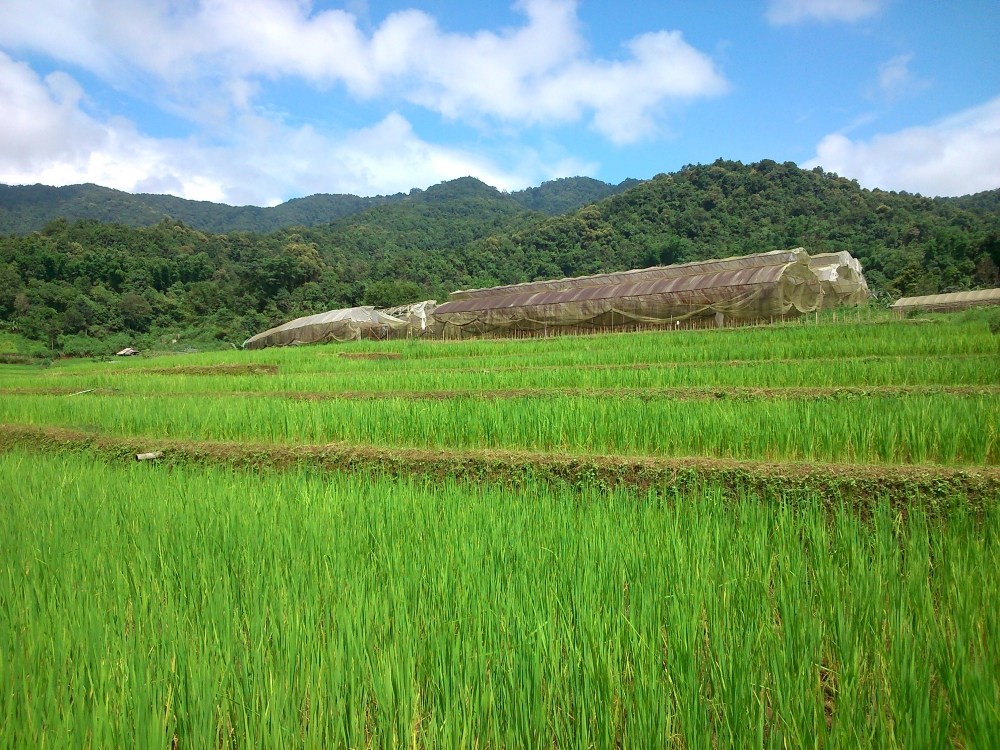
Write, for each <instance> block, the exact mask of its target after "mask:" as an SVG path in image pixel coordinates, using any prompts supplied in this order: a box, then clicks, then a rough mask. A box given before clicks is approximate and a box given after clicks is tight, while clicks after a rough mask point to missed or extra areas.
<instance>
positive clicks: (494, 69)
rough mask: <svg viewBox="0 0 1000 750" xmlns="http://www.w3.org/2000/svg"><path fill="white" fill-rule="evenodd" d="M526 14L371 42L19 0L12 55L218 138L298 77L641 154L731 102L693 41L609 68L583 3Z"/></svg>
mask: <svg viewBox="0 0 1000 750" xmlns="http://www.w3.org/2000/svg"><path fill="white" fill-rule="evenodd" d="M514 7H515V8H516V9H517V10H519V11H520V12H522V13H523V15H524V17H525V22H524V23H523V24H522V25H521V26H518V27H514V28H509V29H504V30H501V31H485V30H484V31H479V32H476V33H472V34H459V33H449V32H445V31H443V30H441V29H440V28H439V26H438V24H437V21H436V20H435V19H434V18H432V17H431V16H429V15H428V14H426V13H424V12H422V11H418V10H405V11H401V12H396V13H393V14H391V15H390V16H388V17H387V18H386V19H385V20H384V21H382V23H381V24H380V25H379V26H377V27H376V28H375V30H374V31H373V32H372V33H371V34H366V33H365V32H363V31H362V29H361V28H360V27H359V24H358V21H357V18H356V17H355V16H354V15H352V14H351V13H348V12H346V11H343V10H324V11H321V12H313V10H312V4H311V3H310V2H308V1H307V0H190V1H189V2H185V3H172V2H168V0H158V1H157V2H149V1H148V0H91V1H90V2H86V3H80V2H76V1H75V0H7V1H6V2H5V3H3V4H0V45H6V46H7V47H8V48H12V49H17V50H25V51H32V52H42V53H44V54H47V55H50V56H52V57H54V58H55V59H59V60H64V61H67V62H71V63H74V64H77V65H81V66H83V67H85V68H86V69H88V70H90V71H92V72H94V73H96V74H98V75H100V76H102V77H104V78H105V80H107V81H108V82H110V83H112V84H114V85H118V86H132V85H137V84H136V81H137V80H141V81H146V85H147V87H148V88H149V89H150V90H151V91H155V92H156V95H159V96H163V95H164V93H166V95H167V96H168V98H169V101H168V102H165V103H163V106H167V107H168V108H169V109H170V110H171V111H175V112H180V113H182V114H184V115H185V116H187V117H189V118H194V119H197V120H199V121H203V122H209V123H212V124H214V125H216V126H219V125H220V124H223V123H224V122H225V117H226V116H227V115H228V114H229V113H231V111H233V110H235V111H237V112H238V111H241V110H245V109H246V108H247V107H248V106H250V105H251V104H252V101H253V96H254V94H255V93H256V91H257V90H258V89H257V88H256V87H255V85H256V82H257V81H258V80H259V79H261V80H265V81H269V80H272V79H276V78H280V77H286V76H287V77H296V78H300V79H302V80H304V81H307V82H308V83H310V84H312V85H314V86H318V87H325V86H332V85H340V86H343V87H345V88H346V89H347V90H348V91H349V92H351V93H352V94H353V95H354V96H356V97H359V98H362V99H372V98H375V97H381V98H384V99H388V101H389V102H392V101H407V102H410V103H413V104H417V105H419V106H421V107H424V108H426V109H428V110H431V111H433V112H436V113H439V114H440V115H443V116H444V117H446V118H449V119H455V120H461V121H463V122H469V123H483V122H486V121H497V122H500V123H502V124H505V125H513V126H531V125H536V124H544V125H552V124H565V123H571V122H577V121H579V120H581V119H583V118H587V119H589V120H590V123H591V125H592V127H593V128H594V129H595V130H597V131H598V132H599V133H601V134H603V135H604V136H606V137H607V138H609V139H610V140H612V141H614V142H617V143H627V142H632V141H635V140H636V139H638V138H641V137H643V136H646V135H649V134H651V133H653V132H655V130H656V123H657V121H658V120H659V118H660V115H661V114H662V113H663V112H664V110H666V109H667V108H668V107H669V105H671V104H673V103H682V102H686V101H689V100H691V99H695V98H698V97H708V96H715V95H718V94H721V93H723V92H724V91H726V89H727V83H726V81H725V79H724V77H723V76H722V74H721V73H720V72H719V71H718V70H717V69H716V66H715V65H714V63H713V61H712V60H711V59H710V58H709V57H708V56H706V55H705V54H703V53H701V52H699V51H698V50H696V49H695V48H694V47H692V46H691V45H689V44H688V43H687V42H685V41H684V39H683V38H682V37H681V35H680V33H679V32H666V31H662V32H654V33H650V34H646V35H643V36H640V37H637V38H635V39H633V40H631V41H629V42H627V43H626V44H625V45H624V48H623V50H624V52H625V53H626V54H625V56H624V57H623V58H622V59H618V60H602V59H595V58H592V57H589V56H587V54H586V44H585V40H584V38H583V36H582V35H581V29H580V23H579V20H578V18H577V14H576V10H577V2H576V0H519V2H517V3H516V5H515V6H514ZM49 18H54V19H56V22H55V23H53V24H51V25H49V24H47V23H46V22H44V21H43V19H49ZM150 77H151V78H152V81H151V82H150V81H149V80H147V79H149V78H150Z"/></svg>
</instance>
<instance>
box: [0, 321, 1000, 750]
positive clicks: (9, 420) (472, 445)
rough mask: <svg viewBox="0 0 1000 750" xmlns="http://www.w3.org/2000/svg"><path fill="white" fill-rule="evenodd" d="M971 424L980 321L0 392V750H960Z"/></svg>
mask: <svg viewBox="0 0 1000 750" xmlns="http://www.w3.org/2000/svg"><path fill="white" fill-rule="evenodd" d="M998 425H1000V336H998V335H997V334H995V333H992V332H991V330H990V326H989V316H988V314H987V313H982V312H980V313H975V312H974V313H966V314H959V315H951V316H930V317H929V318H928V319H926V320H919V321H914V320H894V319H875V320H868V321H864V322H862V321H856V322H843V321H838V322H833V321H832V320H831V321H829V322H826V323H823V322H820V323H819V324H815V323H811V324H809V325H804V324H784V325H776V326H765V327H760V328H745V329H737V330H703V331H668V332H645V333H619V334H608V335H602V336H583V337H559V338H549V339H526V340H517V341H514V340H489V341H468V340H467V341H460V342H456V341H451V342H439V341H419V340H418V341H394V342H381V343H380V342H357V343H353V344H347V345H330V346H313V347H303V348H295V349H284V350H274V349H271V350H260V351H254V352H236V351H231V352H217V353H203V354H192V355H184V356H170V357H138V358H132V359H129V360H120V361H107V362H100V361H87V362H83V361H80V362H59V363H56V364H55V365H53V366H51V367H46V368H40V367H29V366H20V365H3V366H0V488H2V492H0V502H2V503H3V519H4V523H3V525H2V526H0V748H15V747H16V748H20V747H32V748H36V747H39V748H41V747H54V748H62V747H74V748H91V747H92V748H106V747H123V746H130V747H143V748H147V747H148V748H157V747H163V748H171V750H172V749H173V748H211V747H217V748H265V747H266V748H270V747H275V748H287V747H303V748H313V747H316V748H330V747H344V748H382V747H401V746H408V747H413V748H439V747H447V748H466V747H478V748H521V747H532V748H555V747H594V748H626V747H629V748H631V747H638V748H647V747H664V748H706V749H709V748H711V749H713V750H714V749H715V748H729V747H734V748H764V747H767V748H788V747H806V746H808V747H822V748H832V747H845V748H847V747H850V748H854V747H872V748H876V747H877V748H883V747H890V748H921V747H934V748H938V747H956V748H979V747H994V746H996V738H997V737H1000V578H998V577H997V576H996V575H995V571H997V570H998V569H1000V465H998V464H1000V444H998ZM139 453H155V454H158V455H159V457H158V458H156V459H154V460H149V461H136V454H139Z"/></svg>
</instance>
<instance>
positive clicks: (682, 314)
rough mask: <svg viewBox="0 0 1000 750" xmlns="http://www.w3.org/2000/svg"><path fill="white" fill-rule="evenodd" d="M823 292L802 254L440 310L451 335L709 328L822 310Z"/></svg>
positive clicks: (454, 299) (646, 273) (594, 280)
mask: <svg viewBox="0 0 1000 750" xmlns="http://www.w3.org/2000/svg"><path fill="white" fill-rule="evenodd" d="M822 303H823V288H822V285H821V283H820V280H819V278H818V277H817V274H816V273H815V272H814V270H813V269H812V268H810V259H809V255H808V253H806V252H805V251H804V250H802V249H801V248H796V249H794V250H787V251H773V252H769V253H759V254H756V255H745V256H739V257H733V258H724V259H721V260H709V261H698V262H694V263H683V264H678V265H673V266H658V267H654V268H646V269H641V270H634V271H622V272H619V273H607V274H598V275H594V276H583V277H577V278H568V279H558V280H553V281H533V282H527V283H524V284H512V285H508V286H500V287H492V288H489V289H469V290H464V291H458V292H453V293H452V294H451V295H450V298H449V300H448V301H447V302H445V303H444V304H442V305H439V306H438V307H437V309H436V310H435V311H434V318H435V319H436V321H437V332H438V333H439V334H440V335H442V336H444V337H448V338H450V337H455V336H463V335H475V334H482V333H491V332H493V333H496V332H508V333H514V332H518V331H526V332H528V331H530V332H548V331H549V330H552V331H553V332H556V331H564V330H565V331H571V332H576V331H580V332H586V331H593V330H601V329H609V328H620V327H633V328H635V327H641V326H664V325H679V324H680V323H681V322H682V321H683V322H685V323H687V324H691V323H694V324H698V323H707V324H715V325H726V324H727V323H741V322H752V321H762V320H775V319H781V318H785V317H793V316H796V315H801V314H802V313H809V312H813V311H815V310H817V309H818V308H819V307H820V306H821V305H822Z"/></svg>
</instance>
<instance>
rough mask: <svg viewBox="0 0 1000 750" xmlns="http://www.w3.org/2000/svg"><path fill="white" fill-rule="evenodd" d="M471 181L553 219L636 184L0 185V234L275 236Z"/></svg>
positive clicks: (570, 180)
mask: <svg viewBox="0 0 1000 750" xmlns="http://www.w3.org/2000/svg"><path fill="white" fill-rule="evenodd" d="M469 180H475V181H476V182H477V183H479V185H481V186H483V187H485V188H488V189H489V190H490V191H492V192H494V193H496V194H497V195H505V196H508V197H510V198H511V199H512V200H513V201H514V202H516V203H518V204H519V205H521V206H522V207H524V208H526V209H529V210H532V211H538V212H541V213H545V214H548V215H557V214H559V213H566V212H569V211H573V210H575V209H577V208H580V207H581V206H583V205H586V204H587V203H590V202H593V201H595V200H600V199H601V198H604V197H607V196H609V195H613V194H615V193H616V192H621V191H622V190H625V189H627V188H628V187H631V186H632V185H634V184H637V183H638V182H639V181H638V180H631V179H630V180H625V181H623V182H621V183H619V184H618V185H612V184H610V183H605V182H601V181H600V180H594V179H593V178H590V177H565V178H560V179H558V180H550V181H547V182H543V183H542V184H541V185H539V186H537V187H532V188H526V189H525V190H519V191H514V192H510V193H502V192H501V191H499V190H497V189H496V188H494V187H491V186H489V185H487V184H486V183H485V182H482V181H481V180H478V179H477V178H474V177H460V178H457V179H455V180H447V181H444V182H441V183H438V184H437V185H431V186H429V187H427V188H425V189H421V188H413V189H411V190H410V191H409V192H408V193H395V194H392V195H377V196H370V197H363V196H358V195H352V194H349V193H315V194H313V195H307V196H302V197H299V198H292V199H290V200H287V201H285V202H284V203H279V204H278V205H277V206H254V205H245V206H233V205H229V204H226V203H215V202H213V201H200V200H191V199H188V198H179V197H177V196H173V195H167V194H158V193H128V192H125V191H122V190H116V189H114V188H107V187H103V186H101V185H96V184H94V183H81V184H78V185H66V186H62V187H54V186H50V185H43V184H40V183H38V184H35V185H4V184H0V234H18V235H24V234H29V233H31V232H37V231H41V230H42V229H44V227H45V225H46V224H48V223H49V222H51V221H55V220H58V219H65V220H67V221H78V220H87V219H90V220H95V221H101V222H106V223H117V224H124V225H126V226H132V227H143V226H152V225H154V224H156V223H158V222H160V221H164V220H169V221H180V222H182V223H184V224H185V225H187V226H190V227H191V228H193V229H198V230H201V231H203V232H214V233H217V234H226V233H229V232H260V233H266V232H275V231H279V230H282V229H287V228H290V227H297V226H303V227H312V226H320V225H322V224H329V223H331V222H335V221H338V220H340V219H343V218H346V217H348V216H351V215H354V214H357V213H360V212H362V211H365V210H367V209H370V208H373V207H376V206H382V205H387V204H392V203H401V202H403V201H406V200H411V199H416V200H420V199H421V198H420V196H423V199H424V200H435V199H436V200H442V199H443V198H444V197H445V196H446V195H447V194H449V193H450V191H449V190H447V189H440V188H441V186H448V185H450V184H452V183H456V184H466V185H468V182H465V183H462V181H469Z"/></svg>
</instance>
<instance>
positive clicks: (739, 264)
mask: <svg viewBox="0 0 1000 750" xmlns="http://www.w3.org/2000/svg"><path fill="white" fill-rule="evenodd" d="M808 259H809V255H808V253H806V251H805V250H803V249H802V248H795V249H794V250H774V251H771V252H767V253H757V254H755V255H738V256H733V257H730V258H721V259H717V260H700V261H694V262H691V263H677V264H675V265H672V266H654V267H652V268H640V269H635V270H630V271H617V272H614V273H599V274H593V275H591V276H574V277H572V278H565V279H552V280H545V281H527V282H524V283H521V284H507V285H504V286H494V287H487V288H483V289H463V290H459V291H456V292H452V293H451V294H450V295H449V298H448V302H447V303H446V304H450V303H451V302H453V301H456V300H464V299H474V298H477V297H495V296H498V295H507V294H525V293H530V292H543V291H545V292H555V291H563V290H567V289H575V288H578V287H591V286H603V285H608V284H628V283H635V282H641V281H647V280H653V279H662V278H677V277H680V276H692V275H701V274H714V273H722V272H725V271H741V270H744V269H747V268H756V267H760V266H773V265H782V264H786V263H794V262H797V261H805V262H808ZM724 286H730V284H725V285H724ZM438 309H440V307H439V308H438Z"/></svg>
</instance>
